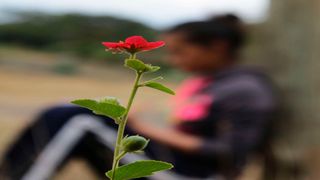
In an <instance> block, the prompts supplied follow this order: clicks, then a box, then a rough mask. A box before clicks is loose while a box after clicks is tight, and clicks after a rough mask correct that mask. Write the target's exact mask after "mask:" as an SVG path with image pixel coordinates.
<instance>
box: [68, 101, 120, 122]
mask: <svg viewBox="0 0 320 180" xmlns="http://www.w3.org/2000/svg"><path fill="white" fill-rule="evenodd" d="M71 103H73V104H76V105H78V106H81V107H84V108H87V109H90V110H92V111H93V113H95V114H98V115H104V116H108V117H111V118H113V119H117V118H119V117H121V116H122V115H124V113H125V112H126V108H124V107H123V106H121V105H118V104H116V103H115V102H108V101H99V102H98V101H96V100H92V99H78V100H74V101H72V102H71Z"/></svg>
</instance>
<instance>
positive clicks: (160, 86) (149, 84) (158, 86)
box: [143, 81, 175, 95]
mask: <svg viewBox="0 0 320 180" xmlns="http://www.w3.org/2000/svg"><path fill="white" fill-rule="evenodd" d="M143 86H147V87H151V88H153V89H158V90H160V91H162V92H165V93H168V94H172V95H174V94H175V92H174V91H173V90H171V89H170V88H168V87H166V86H164V85H163V84H160V83H158V82H154V81H147V82H145V83H144V84H143Z"/></svg>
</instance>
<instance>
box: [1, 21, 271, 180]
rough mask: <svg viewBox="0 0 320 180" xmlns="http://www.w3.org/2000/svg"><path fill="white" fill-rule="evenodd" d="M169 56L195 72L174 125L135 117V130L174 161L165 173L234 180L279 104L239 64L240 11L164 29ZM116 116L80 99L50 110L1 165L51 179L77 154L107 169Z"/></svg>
mask: <svg viewBox="0 0 320 180" xmlns="http://www.w3.org/2000/svg"><path fill="white" fill-rule="evenodd" d="M163 37H164V39H165V41H166V43H167V49H168V54H169V59H170V61H169V63H171V64H172V65H173V66H174V67H176V68H179V69H181V70H184V71H187V72H189V73H191V74H192V75H193V76H192V77H191V78H188V79H186V80H185V81H184V82H183V83H182V84H181V86H180V88H179V89H178V90H177V95H176V96H175V97H174V99H173V102H174V108H173V113H172V115H171V117H170V119H171V120H172V121H171V122H172V124H171V126H170V127H169V128H159V127H157V126H155V125H153V124H151V123H150V124H148V123H146V122H142V121H140V120H139V119H136V118H135V117H132V116H131V117H130V118H129V122H128V128H127V132H126V133H127V134H140V135H142V136H144V137H146V138H149V139H151V142H150V144H149V145H148V147H147V148H146V149H145V154H144V155H132V156H128V158H124V161H132V160H133V159H145V158H153V159H159V160H164V161H169V162H171V163H173V164H174V166H175V167H174V169H173V171H170V172H167V173H164V174H162V175H161V177H160V179H165V180H170V179H183V180H184V179H188V178H194V179H201V178H208V179H215V178H225V179H234V178H236V177H237V176H239V174H240V173H241V171H242V170H243V168H244V166H245V164H246V162H247V159H248V157H249V156H250V155H253V154H254V153H257V152H259V150H260V149H261V148H262V147H263V145H264V144H265V142H266V136H267V131H268V126H269V124H270V120H271V118H272V115H273V113H274V110H275V107H276V101H275V95H274V92H273V87H272V85H271V84H270V82H269V80H268V78H267V77H266V76H265V75H264V74H263V73H261V72H259V71H258V70H256V69H254V68H250V67H241V66H239V65H237V62H238V60H239V51H240V50H241V48H242V46H243V45H244V42H245V30H244V26H243V24H242V23H241V21H240V20H239V18H237V17H236V16H234V15H223V16H217V17H214V18H213V19H209V20H207V21H197V22H188V23H184V24H180V25H178V26H176V27H173V28H171V29H169V30H167V31H166V32H164V33H163ZM115 128H116V126H115V125H114V124H113V123H112V121H109V120H106V118H105V117H100V116H97V115H94V114H92V113H91V112H90V111H89V110H86V109H83V108H80V107H74V106H59V107H53V108H50V109H48V110H46V111H45V112H43V113H42V114H41V115H40V116H39V117H38V118H37V119H36V120H35V121H34V123H33V124H31V125H30V127H28V128H27V129H26V130H25V131H24V132H23V133H22V134H21V136H20V137H19V138H18V139H17V140H16V142H14V144H13V145H12V146H11V148H10V149H9V151H8V152H7V154H6V156H5V158H4V160H3V162H2V165H1V169H2V172H3V174H5V176H6V177H8V178H9V179H30V180H37V179H40V180H41V179H47V178H50V177H51V175H52V174H53V173H54V172H55V171H56V170H57V169H59V168H60V167H62V165H64V164H65V162H67V161H68V160H69V159H70V158H72V157H82V158H84V159H86V160H87V161H88V162H89V163H90V164H91V165H92V167H93V168H94V169H95V170H97V172H98V174H99V175H102V176H103V175H104V172H105V171H106V170H108V169H110V168H111V161H112V147H113V143H114V140H115V139H116V138H115V136H116V131H115Z"/></svg>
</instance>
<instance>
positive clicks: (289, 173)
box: [0, 0, 320, 179]
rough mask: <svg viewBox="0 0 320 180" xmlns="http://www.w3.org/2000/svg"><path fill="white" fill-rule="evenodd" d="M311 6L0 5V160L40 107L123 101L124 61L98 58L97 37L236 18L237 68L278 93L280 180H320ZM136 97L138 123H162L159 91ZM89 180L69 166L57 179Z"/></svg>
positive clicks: (157, 55)
mask: <svg viewBox="0 0 320 180" xmlns="http://www.w3.org/2000/svg"><path fill="white" fill-rule="evenodd" d="M319 10H320V1H319V0H188V1H183V0H153V1H147V0H135V1H130V0H117V1H116V0H90V1H75V0H66V1H49V0H42V1H37V0H0V82H1V83H0V115H1V119H0V155H1V154H3V152H4V150H5V149H6V147H7V146H8V145H9V144H10V142H11V141H12V140H13V139H14V138H15V136H16V135H17V134H18V133H19V130H21V129H23V128H24V127H25V126H26V125H27V124H28V123H30V122H31V120H32V118H33V117H34V116H35V115H36V114H37V113H38V112H39V111H40V110H42V109H44V108H46V107H48V106H51V105H54V104H59V103H65V102H68V101H70V100H72V99H75V98H81V97H89V98H90V97H92V98H94V97H102V96H105V95H112V96H116V97H121V99H126V98H127V97H128V88H129V87H130V85H131V83H130V82H131V81H132V77H133V76H132V74H131V72H130V71H129V70H126V69H124V68H122V59H123V57H124V55H112V54H110V53H106V52H105V51H104V47H103V46H102V45H101V42H102V41H118V40H119V39H124V38H125V37H128V36H130V35H143V36H144V37H146V38H147V39H148V40H156V39H159V35H160V32H161V30H163V29H166V28H168V27H170V26H172V25H175V24H177V23H181V22H186V21H190V20H202V19H204V18H207V17H210V16H213V15H215V14H221V13H234V14H236V15H238V16H240V17H241V18H243V19H244V20H245V22H246V23H247V24H248V27H249V33H250V38H249V42H248V45H247V47H246V49H245V51H244V53H243V57H244V58H243V59H244V61H243V62H242V63H244V64H254V65H259V66H261V67H263V68H264V69H265V70H266V72H267V73H268V74H269V75H270V76H271V77H272V78H273V79H274V81H275V82H276V83H277V85H278V86H279V87H280V89H281V96H282V104H283V106H282V107H283V109H282V111H281V112H282V113H281V118H280V119H279V125H278V127H277V129H276V132H275V137H276V138H275V140H274V142H273V151H274V152H273V153H274V154H275V157H276V167H275V168H277V169H279V171H278V177H279V179H320V173H319V171H318V170H319V169H320V156H319V155H320V145H319V138H320V131H319V127H320V126H319V125H320V115H319V113H318V112H319V109H320V101H319V97H320V94H319V92H320V84H319V80H320V79H319V78H320V76H319V75H318V72H317V71H318V69H319V68H320V67H319V66H320V63H319V60H320V51H319V47H320V23H319V20H318V17H319V15H320V11H319ZM143 58H144V59H147V60H150V62H152V63H153V64H159V65H161V66H162V67H163V68H162V70H161V72H160V73H161V74H165V78H166V79H167V80H166V81H165V82H166V84H167V85H168V86H170V87H175V86H176V84H177V83H178V82H180V80H181V79H182V78H183V77H184V76H186V74H183V73H182V72H178V71H176V70H173V69H170V67H168V66H166V64H165V63H164V62H163V59H165V54H164V51H163V50H157V51H154V52H152V53H144V54H143ZM115 78H116V79H117V81H114V80H115ZM150 99H152V102H150ZM137 100H138V102H137V105H136V107H137V109H139V108H143V109H144V111H143V112H142V114H141V116H142V117H144V118H145V119H150V117H152V119H153V120H154V121H156V122H158V123H159V124H161V123H163V122H162V121H161V119H163V117H166V113H167V112H168V110H167V109H166V108H165V106H164V104H165V103H167V101H168V96H167V95H165V94H158V93H154V92H153V91H152V90H147V89H145V90H144V91H143V93H140V94H139V97H138V98H137ZM146 103H148V106H147V108H146V106H144V104H146ZM150 103H151V105H150ZM149 107H150V109H148V108H149ZM262 169H263V168H262V167H261V164H259V163H255V162H253V163H252V165H250V166H249V167H248V168H247V172H248V173H247V176H246V177H244V178H243V179H259V178H258V177H259V174H260V173H261V171H262ZM94 178H95V177H94V174H93V173H92V172H91V171H90V169H88V168H87V167H86V164H85V163H83V162H81V161H80V160H75V161H72V162H71V163H70V165H69V166H67V167H66V168H65V169H63V171H62V172H61V173H59V174H58V175H57V178H56V179H94Z"/></svg>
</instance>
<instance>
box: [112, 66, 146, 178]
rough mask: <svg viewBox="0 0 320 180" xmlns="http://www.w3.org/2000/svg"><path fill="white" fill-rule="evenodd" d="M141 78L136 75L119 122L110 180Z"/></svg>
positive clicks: (116, 165)
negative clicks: (124, 111)
mask: <svg viewBox="0 0 320 180" xmlns="http://www.w3.org/2000/svg"><path fill="white" fill-rule="evenodd" d="M141 76H142V73H139V72H137V73H136V79H135V81H134V85H133V88H132V91H131V94H130V97H129V101H128V104H127V108H126V109H127V110H126V113H125V114H124V115H123V118H122V121H121V122H120V124H119V127H118V134H117V141H116V146H115V150H114V155H113V163H112V176H111V180H114V177H115V173H116V172H115V170H116V168H117V167H118V165H119V160H120V159H118V156H119V153H120V146H121V140H122V139H123V135H124V130H125V127H126V124H127V121H128V113H129V111H130V108H131V106H132V102H133V99H134V97H135V95H136V94H137V90H138V88H139V81H140V79H141Z"/></svg>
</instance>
